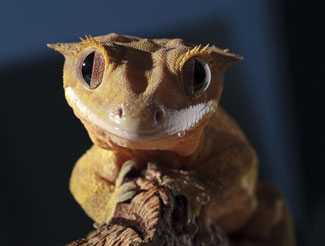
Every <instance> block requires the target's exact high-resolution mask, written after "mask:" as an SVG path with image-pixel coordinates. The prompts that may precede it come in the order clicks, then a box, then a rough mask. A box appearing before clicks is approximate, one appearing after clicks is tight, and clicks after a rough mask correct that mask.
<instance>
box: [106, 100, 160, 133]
mask: <svg viewBox="0 0 325 246" xmlns="http://www.w3.org/2000/svg"><path fill="white" fill-rule="evenodd" d="M127 106H129V105H123V104H122V105H119V106H117V107H116V108H115V109H113V110H112V111H111V113H109V118H110V119H111V120H113V121H114V122H115V123H116V124H118V125H119V126H120V127H121V129H124V130H129V131H134V130H137V131H138V130H140V131H152V130H154V129H156V128H157V127H159V126H161V125H162V124H163V122H164V120H165V118H166V117H165V116H166V114H165V110H164V109H163V108H162V107H161V106H159V105H156V104H149V105H146V106H145V107H143V108H134V107H131V108H129V107H127Z"/></svg>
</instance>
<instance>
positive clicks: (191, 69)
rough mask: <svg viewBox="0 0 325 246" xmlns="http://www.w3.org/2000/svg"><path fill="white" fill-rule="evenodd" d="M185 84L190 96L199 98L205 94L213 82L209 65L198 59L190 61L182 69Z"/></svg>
mask: <svg viewBox="0 0 325 246" xmlns="http://www.w3.org/2000/svg"><path fill="white" fill-rule="evenodd" d="M182 77H183V83H184V88H185V91H186V93H187V94H188V95H189V96H197V95H200V94H201V93H202V92H204V91H205V90H206V89H207V88H208V87H209V85H210V82H211V70H210V67H209V64H208V63H206V62H204V61H203V60H201V59H198V58H192V59H190V60H188V61H187V62H186V63H185V64H184V66H183V69H182Z"/></svg>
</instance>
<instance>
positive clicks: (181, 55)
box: [48, 34, 240, 154]
mask: <svg viewBox="0 0 325 246" xmlns="http://www.w3.org/2000/svg"><path fill="white" fill-rule="evenodd" d="M48 46H49V47H50V48H53V49H55V50H57V51H59V52H60V53H62V54H63V55H64V56H65V65H64V89H65V96H66V99H67V101H68V103H69V105H70V106H71V107H72V109H73V111H74V113H75V115H76V116H77V117H78V118H79V119H80V120H81V121H82V122H83V124H84V125H85V127H86V129H87V130H88V133H89V134H90V137H91V139H92V140H93V141H94V143H95V144H98V145H100V146H102V147H104V148H107V147H108V148H112V147H114V146H116V145H117V146H122V147H126V148H132V149H148V150H149V149H159V150H174V149H177V148H178V149H182V148H183V149H185V147H184V146H185V145H191V146H186V149H187V151H180V152H183V154H188V152H191V149H193V148H195V146H197V144H198V141H199V139H200V136H201V133H202V129H203V128H204V126H205V125H206V124H207V122H208V120H209V118H210V117H211V116H212V115H213V113H214V112H215V110H216V109H217V107H218V102H219V98H220V95H221V93H222V89H223V74H224V72H225V70H226V69H227V68H228V67H229V66H230V65H231V64H233V63H234V62H237V61H238V60H240V57H239V56H237V55H235V54H232V53H230V52H228V51H227V50H222V49H219V48H216V47H215V46H209V45H206V46H201V45H199V46H195V45H191V44H186V43H185V42H184V41H183V40H181V39H142V38H138V37H131V36H122V35H118V34H108V35H105V36H98V37H86V38H85V39H82V40H81V41H80V42H76V43H57V44H49V45H48Z"/></svg>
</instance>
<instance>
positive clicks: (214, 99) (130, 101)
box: [49, 33, 288, 238]
mask: <svg viewBox="0 0 325 246" xmlns="http://www.w3.org/2000/svg"><path fill="white" fill-rule="evenodd" d="M49 47H51V48H53V49H55V50H57V51H59V52H60V53H62V54H63V55H64V56H65V65H64V89H65V95H66V99H67V101H68V103H69V105H70V106H71V107H72V109H73V111H74V113H75V115H76V116H77V117H78V118H79V119H80V120H81V121H82V123H83V124H84V126H85V127H86V129H87V131H88V133H89V135H90V137H91V139H92V141H93V142H94V145H93V146H92V147H91V148H90V149H89V150H88V151H87V153H85V154H84V155H83V156H82V157H81V158H80V159H79V161H78V162H77V164H76V166H75V168H74V170H73V173H72V176H71V182H70V189H71V191H72V194H73V196H74V197H75V199H76V200H77V201H78V203H79V204H80V205H81V207H82V208H83V209H84V210H85V212H86V213H87V214H88V215H89V216H90V217H91V218H92V219H93V220H94V221H95V222H96V223H99V224H101V223H105V222H107V221H109V220H110V218H111V217H112V214H113V213H114V208H115V206H116V204H117V203H118V202H121V201H125V200H127V199H129V198H131V197H132V196H133V195H134V194H135V193H134V189H135V186H134V184H132V183H131V182H124V181H123V180H124V176H125V175H126V174H127V173H128V172H129V171H130V169H131V167H133V168H135V169H141V168H142V167H143V166H144V165H145V164H146V163H148V162H155V163H158V164H159V166H161V167H163V168H166V170H169V171H168V172H170V173H169V174H170V175H169V177H172V178H169V179H168V180H165V181H164V182H165V183H166V184H167V185H170V187H174V189H175V192H180V193H182V194H185V195H186V197H187V199H188V200H189V201H190V206H191V209H192V218H193V219H198V220H199V221H200V223H202V224H203V225H204V226H205V227H206V228H209V227H211V226H213V225H214V224H218V225H220V226H221V227H222V228H223V229H224V230H225V231H227V232H228V233H239V234H240V232H245V233H244V234H245V235H246V234H247V235H249V237H253V238H254V237H256V238H260V237H262V238H267V237H271V236H272V233H273V232H272V231H273V228H275V227H276V226H277V225H279V224H281V223H282V224H288V223H287V221H288V217H287V216H283V214H286V213H284V211H286V208H285V206H284V204H283V201H282V198H281V197H279V196H274V195H273V193H272V192H269V191H267V189H266V191H265V194H264V195H263V196H259V197H257V186H258V185H257V168H258V161H257V157H256V154H255V151H254V149H253V148H252V146H251V145H250V143H249V142H248V140H247V138H246V136H245V135H244V134H243V133H242V131H241V130H240V128H239V127H238V125H237V124H236V123H235V122H234V120H233V119H232V118H231V117H230V116H229V115H228V114H227V113H226V112H225V111H224V110H223V109H222V108H221V107H220V106H219V99H220V96H221V93H222V89H223V74H224V72H225V71H226V69H227V68H228V67H230V66H231V65H232V64H233V63H235V62H237V61H239V60H240V57H239V56H237V55H235V54H232V53H230V52H229V51H228V50H222V49H219V48H217V47H215V46H194V45H192V44H188V43H186V42H184V41H183V40H181V39H142V38H138V37H130V36H123V35H119V34H114V33H112V34H108V35H105V36H98V37H94V38H92V37H86V38H85V39H84V40H82V41H81V42H77V43H58V44H51V45H49ZM93 51H94V52H96V53H97V55H99V56H100V57H101V59H99V60H97V61H99V62H102V64H104V65H103V66H99V68H98V67H97V70H96V69H95V70H93V73H95V72H96V73H97V75H98V74H101V76H102V77H101V76H97V77H96V79H97V80H96V81H95V82H96V86H97V87H96V88H92V87H91V86H89V85H87V83H86V82H85V80H84V78H83V75H82V64H83V62H84V60H85V58H86V57H87V55H89V54H90V53H91V52H93ZM195 59H196V61H201V62H203V64H207V65H208V68H209V71H210V73H211V76H210V77H209V78H208V80H209V83H208V84H207V86H206V87H205V88H203V89H201V90H200V92H199V93H196V94H191V93H188V91H189V88H190V87H189V83H190V82H189V81H190V80H191V78H190V77H189V74H190V76H192V75H193V73H191V72H193V70H191V69H193V64H194V63H191V61H194V60H195ZM188 64H190V65H188ZM191 64H192V65H191ZM188 69H189V70H188ZM94 71H95V72H94ZM188 71H190V72H188ZM98 77H101V78H100V79H98ZM97 82H99V83H97ZM98 84H99V85H98ZM94 87H95V86H94ZM190 89H191V88H190ZM128 160H133V162H132V163H131V162H126V161H128ZM125 162H126V164H125ZM121 173H122V174H121ZM184 180H185V181H184ZM186 180H187V181H186ZM186 183H191V184H192V185H193V184H194V185H195V186H196V187H198V188H197V190H195V189H192V188H190V186H189V185H186ZM175 187H176V188H175ZM268 194H269V195H268ZM202 195H203V197H204V199H203V198H202ZM197 197H199V198H200V197H201V199H198V198H197ZM261 199H262V200H261ZM260 200H261V201H260ZM264 200H267V204H268V205H267V206H259V204H265V201H264ZM265 211H266V212H265ZM269 211H270V212H269ZM255 215H259V216H260V217H261V218H262V217H263V216H264V217H263V219H262V222H261V221H259V219H256V218H255V217H254V216H255ZM262 215H263V216H262ZM251 221H253V222H251ZM254 221H255V222H254ZM256 221H257V222H256ZM254 223H255V224H254ZM256 224H257V225H258V226H256ZM264 224H265V226H264Z"/></svg>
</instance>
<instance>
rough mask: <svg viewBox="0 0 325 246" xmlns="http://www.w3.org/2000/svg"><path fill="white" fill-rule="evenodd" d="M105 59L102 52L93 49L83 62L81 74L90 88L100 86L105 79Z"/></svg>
mask: <svg viewBox="0 0 325 246" xmlns="http://www.w3.org/2000/svg"><path fill="white" fill-rule="evenodd" d="M104 70H105V59H104V57H103V55H102V54H101V53H100V52H96V51H92V52H91V53H89V54H88V55H87V56H86V57H85V58H84V60H83V61H82V63H81V74H82V77H83V79H84V82H85V83H86V84H87V85H88V87H89V88H90V89H95V88H96V87H98V86H99V85H100V84H101V83H102V80H103V75H104Z"/></svg>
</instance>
